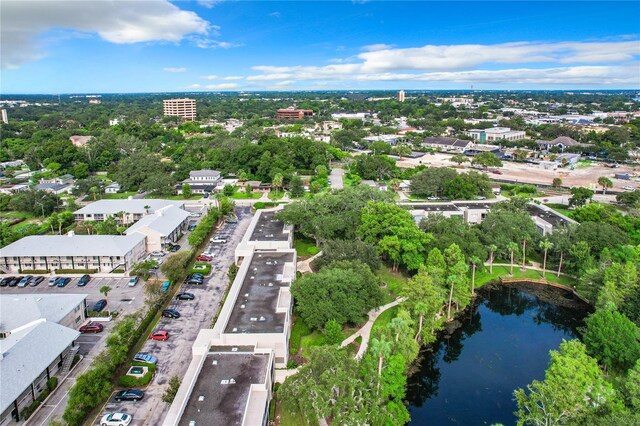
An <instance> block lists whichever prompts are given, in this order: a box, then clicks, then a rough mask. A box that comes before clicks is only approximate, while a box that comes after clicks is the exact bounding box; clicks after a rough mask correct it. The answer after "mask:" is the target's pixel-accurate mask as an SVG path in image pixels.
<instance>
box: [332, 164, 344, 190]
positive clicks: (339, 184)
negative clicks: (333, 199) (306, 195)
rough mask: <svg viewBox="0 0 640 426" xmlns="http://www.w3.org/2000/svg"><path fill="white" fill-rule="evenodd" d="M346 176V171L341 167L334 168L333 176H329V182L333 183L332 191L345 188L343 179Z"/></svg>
mask: <svg viewBox="0 0 640 426" xmlns="http://www.w3.org/2000/svg"><path fill="white" fill-rule="evenodd" d="M343 176H344V170H343V169H341V168H339V167H334V168H332V169H331V174H330V175H329V180H330V181H331V189H342V188H344V181H343V179H342V177H343Z"/></svg>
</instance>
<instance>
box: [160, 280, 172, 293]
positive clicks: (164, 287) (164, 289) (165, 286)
mask: <svg viewBox="0 0 640 426" xmlns="http://www.w3.org/2000/svg"><path fill="white" fill-rule="evenodd" d="M169 287H171V282H170V281H165V282H163V283H162V292H163V293H166V292H167V291H169Z"/></svg>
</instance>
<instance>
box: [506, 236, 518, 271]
mask: <svg viewBox="0 0 640 426" xmlns="http://www.w3.org/2000/svg"><path fill="white" fill-rule="evenodd" d="M519 247H520V246H519V245H518V243H516V242H513V241H511V242H509V243H508V244H507V250H509V255H510V256H511V269H510V270H509V275H513V255H514V253H515V251H516V250H518V248H519Z"/></svg>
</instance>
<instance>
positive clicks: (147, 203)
mask: <svg viewBox="0 0 640 426" xmlns="http://www.w3.org/2000/svg"><path fill="white" fill-rule="evenodd" d="M167 206H176V207H178V208H181V209H184V201H174V200H156V199H137V198H128V199H126V200H98V201H95V202H93V203H91V204H89V205H87V206H85V207H83V208H81V209H79V210H76V211H75V212H73V216H74V218H75V220H76V221H80V220H93V221H96V222H102V221H103V220H107V219H108V218H109V217H113V218H115V219H116V220H117V221H118V222H120V224H121V225H127V224H130V223H133V222H136V221H138V220H140V219H142V218H143V217H144V216H146V215H148V214H152V213H155V212H156V211H157V210H160V209H162V208H165V207H167Z"/></svg>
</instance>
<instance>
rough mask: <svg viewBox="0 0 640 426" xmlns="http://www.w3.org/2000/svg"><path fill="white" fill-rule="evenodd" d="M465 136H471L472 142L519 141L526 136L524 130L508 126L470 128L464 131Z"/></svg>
mask: <svg viewBox="0 0 640 426" xmlns="http://www.w3.org/2000/svg"><path fill="white" fill-rule="evenodd" d="M465 134H466V135H467V136H471V139H473V141H474V142H479V143H487V142H499V141H501V140H506V141H510V142H513V141H519V140H522V139H526V138H527V134H526V132H523V131H522V130H511V129H510V128H508V127H491V128H488V129H471V130H469V131H466V132H465Z"/></svg>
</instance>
